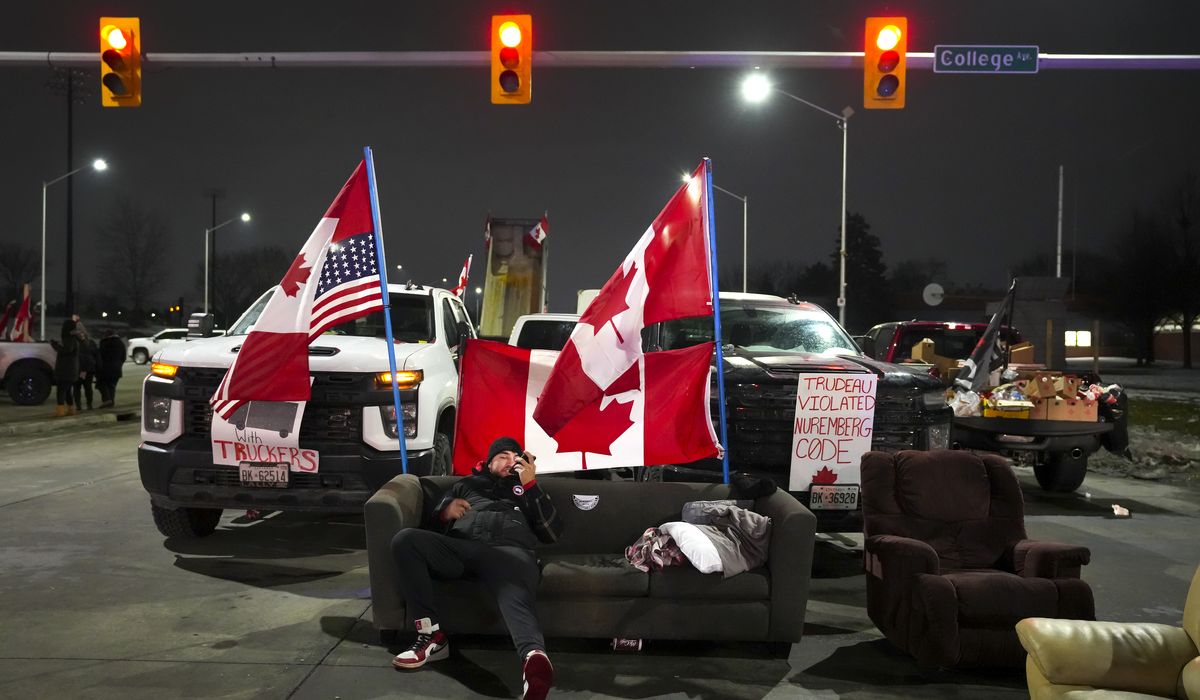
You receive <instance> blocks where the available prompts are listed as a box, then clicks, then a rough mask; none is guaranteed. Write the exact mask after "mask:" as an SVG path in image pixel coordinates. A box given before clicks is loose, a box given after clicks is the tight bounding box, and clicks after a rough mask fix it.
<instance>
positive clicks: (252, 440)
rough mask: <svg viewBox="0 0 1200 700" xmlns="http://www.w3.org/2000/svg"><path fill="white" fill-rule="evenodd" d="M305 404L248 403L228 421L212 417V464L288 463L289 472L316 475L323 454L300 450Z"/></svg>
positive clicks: (285, 402) (215, 415)
mask: <svg viewBox="0 0 1200 700" xmlns="http://www.w3.org/2000/svg"><path fill="white" fill-rule="evenodd" d="M304 406H305V403H304V402H303V401H299V402H297V401H249V402H247V403H244V404H242V405H241V406H239V407H238V410H236V411H234V412H233V415H231V416H230V417H229V420H225V419H224V418H222V417H221V416H220V414H218V413H213V417H212V427H211V433H210V434H211V435H212V451H213V464H228V465H233V466H236V465H238V464H241V463H242V462H274V463H277V464H287V465H288V467H289V470H290V471H293V472H307V473H310V474H311V473H316V472H317V469H318V467H319V466H320V457H321V455H320V453H318V452H317V451H316V450H310V449H303V448H301V447H300V422H301V421H302V420H303V419H304Z"/></svg>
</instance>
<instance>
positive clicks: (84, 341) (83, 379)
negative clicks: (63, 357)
mask: <svg viewBox="0 0 1200 700" xmlns="http://www.w3.org/2000/svg"><path fill="white" fill-rule="evenodd" d="M99 355H100V349H99V348H97V347H96V341H94V340H92V336H91V335H90V334H89V333H88V332H87V329H86V328H84V327H83V324H82V323H80V324H79V380H78V381H76V382H75V410H76V411H82V410H83V399H84V398H86V399H87V407H88V410H89V411H90V410H92V397H93V394H92V382H93V381H94V380H95V378H96V363H97V360H98V359H99Z"/></svg>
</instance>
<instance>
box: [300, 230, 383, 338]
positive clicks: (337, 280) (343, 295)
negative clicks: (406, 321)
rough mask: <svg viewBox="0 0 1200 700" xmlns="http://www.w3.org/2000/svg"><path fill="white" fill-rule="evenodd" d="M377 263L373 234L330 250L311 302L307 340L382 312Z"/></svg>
mask: <svg viewBox="0 0 1200 700" xmlns="http://www.w3.org/2000/svg"><path fill="white" fill-rule="evenodd" d="M378 260H379V258H378V256H376V254H375V233H374V232H373V231H368V232H366V233H360V234H357V235H354V236H350V237H349V238H345V239H342V240H341V241H340V242H338V243H334V244H332V245H330V246H329V251H328V252H327V253H326V254H325V265H324V267H322V268H321V277H320V279H319V280H318V282H317V295H316V297H315V298H314V300H313V307H312V319H311V320H310V321H309V328H310V329H311V330H310V331H309V338H310V339H312V338H316V337H317V336H319V335H321V334H322V333H324V332H325V331H327V330H329V329H330V328H332V327H334V326H336V325H337V324H339V323H342V322H344V321H348V320H351V319H355V318H358V317H359V316H363V315H365V314H369V313H372V312H374V311H382V310H383V295H382V294H381V293H380V287H379V265H378Z"/></svg>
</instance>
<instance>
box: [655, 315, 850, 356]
mask: <svg viewBox="0 0 1200 700" xmlns="http://www.w3.org/2000/svg"><path fill="white" fill-rule="evenodd" d="M712 338H713V324H712V319H710V318H703V317H702V318H685V319H679V320H677V321H667V322H665V323H663V324H662V336H661V342H660V346H661V347H662V349H663V350H677V349H679V348H686V347H691V346H692V345H697V344H699V343H706V342H708V341H710V340H712ZM721 341H722V342H723V343H726V344H733V345H737V346H740V347H742V348H745V349H746V350H751V351H772V350H786V351H788V352H809V353H816V354H822V353H825V354H842V353H851V354H855V355H857V354H858V350H857V349H855V347H854V341H852V340H850V337H849V336H848V335H846V332H845V331H843V330H842V329H841V328H840V327H839V326H838V325H837V323H836V322H835V321H834V320H833V319H831V318H829V316H828V315H826V314H824V313H821V312H819V311H809V310H805V309H797V308H791V307H787V306H749V305H746V304H738V303H737V302H722V303H721Z"/></svg>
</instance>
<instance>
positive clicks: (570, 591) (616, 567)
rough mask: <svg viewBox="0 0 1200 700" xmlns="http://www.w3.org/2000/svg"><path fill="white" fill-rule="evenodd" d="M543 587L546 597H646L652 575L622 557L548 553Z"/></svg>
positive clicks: (541, 590) (544, 562)
mask: <svg viewBox="0 0 1200 700" xmlns="http://www.w3.org/2000/svg"><path fill="white" fill-rule="evenodd" d="M542 561H543V564H544V566H543V567H542V584H541V586H539V587H538V595H539V596H545V597H569V598H586V597H600V598H604V597H610V596H623V597H644V596H646V595H647V594H648V593H649V591H650V581H649V576H648V575H647V574H646V573H644V572H642V571H638V570H637V569H635V568H634V567H633V565H632V564H630V563H629V562H628V561H627V560H626V559H625V556H624V555H623V554H545V555H543V556H542Z"/></svg>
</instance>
